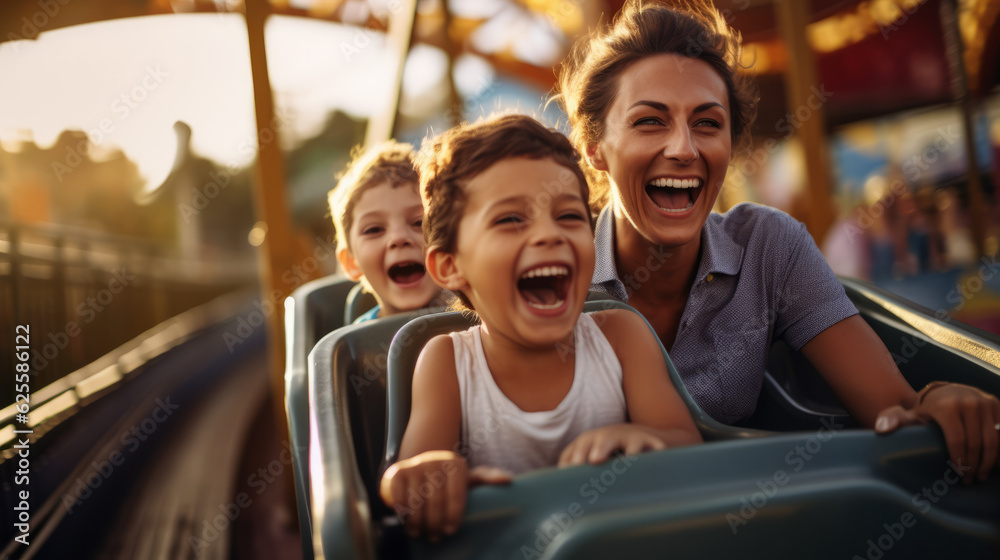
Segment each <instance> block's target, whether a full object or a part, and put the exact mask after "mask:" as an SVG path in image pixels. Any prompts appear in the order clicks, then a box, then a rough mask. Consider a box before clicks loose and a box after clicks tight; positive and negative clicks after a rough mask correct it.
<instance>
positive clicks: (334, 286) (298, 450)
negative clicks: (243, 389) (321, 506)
mask: <svg viewBox="0 0 1000 560" xmlns="http://www.w3.org/2000/svg"><path fill="white" fill-rule="evenodd" d="M355 285H356V282H354V281H352V280H349V279H347V278H344V277H341V276H330V277H326V278H320V279H318V280H313V281H311V282H307V283H306V284H303V285H302V286H300V287H299V288H297V289H296V290H295V291H294V292H292V295H290V296H289V297H288V298H287V299H285V414H286V416H287V418H288V432H289V438H290V444H291V446H292V450H293V453H292V472H293V475H294V477H295V499H296V502H297V505H298V512H299V528H300V533H301V536H302V553H303V557H304V558H306V559H309V558H312V557H313V556H312V554H313V545H312V532H311V529H310V528H311V527H312V523H311V520H310V514H311V508H310V506H309V468H308V465H309V455H308V449H309V394H308V392H307V388H308V387H307V380H306V357H307V356H308V355H309V351H310V350H312V348H313V346H314V345H315V344H316V342H317V341H318V340H319V339H320V338H322V337H323V336H324V335H326V334H327V333H329V332H331V331H333V330H335V329H338V328H340V327H342V326H343V325H344V312H345V303H346V301H347V295H348V293H349V292H350V291H351V288H353V287H354V286H355Z"/></svg>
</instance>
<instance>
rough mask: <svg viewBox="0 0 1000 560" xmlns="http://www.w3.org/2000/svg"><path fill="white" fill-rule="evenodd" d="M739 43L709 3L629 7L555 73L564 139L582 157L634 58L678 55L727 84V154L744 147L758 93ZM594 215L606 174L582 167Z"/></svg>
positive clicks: (633, 2) (636, 1) (633, 3)
mask: <svg viewBox="0 0 1000 560" xmlns="http://www.w3.org/2000/svg"><path fill="white" fill-rule="evenodd" d="M741 42H742V39H741V37H740V34H739V33H738V32H736V31H735V30H733V29H731V28H730V27H729V25H728V24H727V23H726V21H725V19H724V18H723V17H722V15H721V14H720V13H719V11H718V10H716V9H715V7H714V6H712V5H711V3H709V2H708V1H707V0H678V1H676V2H674V4H673V5H670V6H667V5H664V4H660V3H655V2H647V1H644V0H628V1H627V2H626V3H625V6H624V7H623V8H622V10H621V11H620V12H619V13H618V15H617V16H616V17H615V19H614V21H613V22H612V23H611V24H610V25H606V26H604V27H603V28H599V29H597V30H595V31H594V32H592V33H591V34H590V35H589V36H587V37H585V38H581V39H580V40H578V41H577V42H576V44H574V45H573V48H572V50H571V51H570V53H569V55H567V57H566V58H565V60H563V63H562V65H561V66H560V68H559V80H558V85H557V93H556V95H555V96H554V98H555V99H557V100H558V101H559V103H560V105H561V106H562V108H563V110H564V111H565V112H566V114H567V115H568V116H569V122H570V125H571V126H572V127H573V131H572V133H571V134H570V139H571V140H572V141H573V144H574V145H575V146H576V147H577V149H579V150H580V152H581V153H585V152H586V148H587V146H588V145H592V144H595V143H597V141H599V140H600V139H601V138H602V137H603V136H604V123H605V120H606V117H607V114H608V110H609V109H610V108H611V105H612V103H613V102H614V100H615V96H616V95H617V93H618V76H620V75H621V73H622V72H623V71H624V70H625V69H626V68H628V67H629V66H630V65H631V64H633V63H635V62H637V61H638V60H640V59H643V58H646V57H649V56H654V55H658V54H677V55H681V56H686V57H689V58H694V59H698V60H703V61H705V62H706V63H708V64H709V65H710V66H711V67H712V68H714V69H715V71H716V72H718V73H719V76H721V77H722V79H723V81H724V82H725V84H726V91H727V92H728V93H729V108H730V113H731V115H732V116H731V118H732V124H731V132H732V139H733V147H734V148H738V147H740V146H743V145H745V144H747V143H748V141H749V137H750V126H751V125H752V124H753V121H754V119H755V118H756V114H757V100H758V94H757V88H756V86H755V84H754V83H753V81H752V80H751V77H750V76H749V75H748V74H747V73H746V72H744V71H743V70H744V68H743V67H742V66H740V53H741V50H742V47H741ZM586 169H587V174H588V176H589V177H590V179H591V183H592V186H593V187H594V189H593V191H592V196H593V198H592V199H591V208H593V209H594V210H595V211H597V210H599V209H600V208H602V207H604V205H605V204H607V201H608V194H609V193H608V190H609V188H608V187H609V185H608V182H607V178H606V177H605V176H604V173H602V172H599V171H597V170H596V169H592V168H591V167H590V166H589V165H588V166H586Z"/></svg>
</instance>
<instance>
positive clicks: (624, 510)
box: [375, 302, 1000, 559]
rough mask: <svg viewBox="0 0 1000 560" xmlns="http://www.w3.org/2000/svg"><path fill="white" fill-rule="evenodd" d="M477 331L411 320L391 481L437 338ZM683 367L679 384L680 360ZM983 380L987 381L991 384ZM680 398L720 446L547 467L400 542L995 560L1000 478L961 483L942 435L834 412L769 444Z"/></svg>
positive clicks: (428, 553) (391, 430) (460, 321)
mask: <svg viewBox="0 0 1000 560" xmlns="http://www.w3.org/2000/svg"><path fill="white" fill-rule="evenodd" d="M587 306H588V309H587V310H588V311H593V310H595V307H596V308H608V307H615V308H620V307H626V306H624V305H622V304H617V303H609V302H590V303H588V304H587ZM866 311H867V312H869V313H870V312H871V311H872V310H866ZM885 319H887V318H886V317H881V318H880V320H885ZM469 325H470V323H469V321H468V320H467V318H465V317H463V316H461V315H460V314H455V313H452V314H442V315H433V316H427V317H423V318H420V319H417V320H415V321H412V322H410V323H408V324H407V325H406V326H405V327H403V328H402V329H401V330H400V331H399V332H398V333H397V335H396V337H395V339H394V340H393V345H392V346H391V347H390V350H389V353H390V356H391V358H390V361H389V373H388V375H389V379H388V387H387V391H388V420H387V424H388V426H387V429H388V432H387V438H386V456H385V461H384V463H383V465H382V468H381V469H380V472H381V470H384V467H385V466H386V465H388V464H391V463H392V462H394V461H395V460H396V458H397V457H398V452H399V443H400V442H401V439H402V434H403V432H404V431H405V428H406V422H407V419H408V416H409V397H410V381H411V378H412V371H413V366H414V365H415V360H416V355H417V354H418V353H419V349H420V348H421V347H422V346H423V344H424V343H425V342H426V341H427V340H429V339H430V338H432V337H433V336H435V335H438V334H444V333H447V332H451V331H454V330H458V329H464V328H467V327H468V326H469ZM994 348H1000V345H994ZM950 359H951V364H952V366H953V367H954V365H955V364H956V363H958V362H956V360H958V361H959V362H961V363H963V364H964V363H965V360H963V359H962V358H961V357H959V356H952V357H951V358H950ZM668 364H669V362H668ZM669 370H670V374H671V377H672V379H673V381H674V383H675V386H679V377H678V376H677V373H676V371H675V370H674V368H673V367H672V365H671V366H670V367H669ZM938 373H939V376H940V373H941V372H940V371H939V372H938ZM981 373H982V372H981ZM990 375H991V376H992V374H990ZM974 377H976V376H974ZM975 380H977V381H979V385H980V386H983V385H984V384H989V382H990V380H989V378H985V377H982V376H978V377H976V379H975ZM966 381H968V379H966ZM680 393H681V396H682V397H683V398H684V399H685V402H686V403H687V405H688V407H689V410H690V411H691V412H692V415H693V416H694V418H695V422H696V423H697V425H698V427H699V429H700V430H701V431H702V434H703V435H704V437H705V438H706V440H708V441H711V440H715V441H714V442H712V443H706V444H704V445H699V446H691V447H686V448H681V449H676V450H667V451H662V452H657V453H649V454H644V455H640V456H638V457H633V458H619V459H615V460H613V461H610V462H608V463H605V464H604V465H596V466H591V465H588V466H583V467H574V468H569V469H557V468H550V469H542V470H539V471H536V472H533V473H529V474H526V475H522V476H518V477H516V478H515V480H514V482H513V483H512V484H511V485H509V486H505V487H483V488H477V489H474V490H473V491H471V492H470V494H469V500H468V504H467V508H466V515H465V517H464V520H463V526H462V529H461V530H460V531H459V532H458V533H457V534H456V535H454V536H453V537H451V538H448V539H446V540H445V541H443V542H442V543H439V544H436V545H431V544H428V543H427V542H425V541H423V540H420V539H408V538H405V537H402V536H399V537H398V539H397V540H398V541H401V542H396V543H395V546H396V547H397V548H400V549H402V552H401V553H399V554H401V556H402V557H409V558H414V559H421V558H477V559H478V558H486V559H490V558H496V559H502V558H503V559H506V558H512V557H517V558H545V559H553V558H564V559H579V558H594V559H597V558H609V557H627V558H662V557H664V556H665V555H669V556H670V557H679V558H716V557H718V558H728V557H748V556H750V557H761V558H765V557H766V558H771V557H810V558H841V557H847V558H850V557H852V556H854V555H858V556H860V557H866V555H867V554H869V553H868V548H869V546H875V547H879V546H882V547H883V549H874V550H873V552H871V554H873V555H875V556H882V555H884V554H885V550H884V548H885V547H889V548H890V549H891V550H892V551H893V553H894V555H897V554H898V556H899V557H938V556H940V557H989V556H990V555H991V554H993V553H995V552H996V551H997V550H1000V532H998V529H1000V481H998V480H997V478H998V477H997V476H996V475H995V476H994V477H993V478H992V479H991V480H990V481H988V482H987V483H985V484H981V485H978V486H972V487H965V486H963V485H961V484H951V483H949V482H953V481H952V480H951V479H950V478H949V476H953V475H951V473H950V472H949V471H948V470H947V469H948V466H947V463H946V459H947V454H946V452H945V450H944V446H943V441H942V438H941V435H940V432H939V430H938V429H937V428H936V427H933V426H928V427H913V428H906V429H903V430H901V431H899V432H898V433H896V434H893V435H890V436H876V435H875V434H874V433H872V432H870V431H867V430H851V429H848V427H847V426H846V425H844V424H843V423H838V421H837V418H838V416H837V415H836V414H832V415H824V416H819V417H815V418H811V421H815V423H816V424H817V425H818V426H820V427H821V428H820V429H812V430H811V431H808V432H798V433H790V434H775V433H773V432H772V433H771V437H765V438H761V437H756V436H760V435H765V432H761V431H757V430H751V429H747V428H734V427H729V426H723V425H719V424H718V423H717V422H715V421H714V420H712V419H711V418H709V417H707V416H706V415H705V414H704V413H702V412H701V410H700V409H699V408H698V406H697V405H696V404H695V403H694V402H693V401H691V399H690V396H689V395H688V394H687V392H686V391H684V390H681V391H680ZM810 414H811V413H806V414H805V416H809V415H810ZM997 474H1000V473H997ZM595 481H596V482H595ZM938 481H944V482H938ZM935 484H936V485H937V486H935ZM942 484H946V487H945V488H946V490H945V491H944V492H941V495H940V496H939V495H937V494H935V496H934V498H935V499H937V501H936V502H934V503H931V501H930V500H927V499H924V498H922V497H921V496H922V494H921V492H922V491H923V489H924V488H928V487H934V488H938V490H940V487H941V485H942ZM915 496H916V497H917V498H915ZM375 521H376V523H375V524H376V526H377V525H378V524H377V518H376V520H375ZM382 521H383V522H382V525H383V527H392V526H394V525H396V523H397V521H396V520H395V519H394V518H392V517H391V516H387V517H385V518H384V519H383V520H382ZM914 526H919V527H920V529H919V530H917V531H914V530H912V527H914ZM383 534H396V535H398V533H391V532H388V531H386V532H385V533H383ZM879 539H882V540H881V541H879ZM890 539H891V540H890ZM870 543H874V544H870ZM928 554H930V556H928Z"/></svg>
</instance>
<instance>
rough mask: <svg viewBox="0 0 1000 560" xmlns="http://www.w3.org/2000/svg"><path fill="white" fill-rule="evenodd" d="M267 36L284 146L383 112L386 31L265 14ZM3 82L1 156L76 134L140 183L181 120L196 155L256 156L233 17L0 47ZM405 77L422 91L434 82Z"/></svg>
mask: <svg viewBox="0 0 1000 560" xmlns="http://www.w3.org/2000/svg"><path fill="white" fill-rule="evenodd" d="M265 33H266V41H267V48H268V66H269V71H270V77H271V84H272V88H273V89H274V90H275V94H276V95H275V98H276V99H275V102H276V105H277V110H278V112H279V114H290V115H291V116H292V118H290V119H287V120H286V121H285V122H284V123H283V126H285V130H283V131H282V134H283V138H282V140H283V141H284V143H285V145H286V146H289V145H293V144H294V143H295V142H297V141H301V140H302V139H305V138H308V137H311V136H313V135H315V134H316V132H318V131H319V129H320V128H321V127H322V125H323V123H324V121H325V118H326V116H327V115H328V113H329V112H330V111H332V110H333V109H334V108H339V109H341V110H344V111H346V112H348V113H350V114H352V115H354V116H356V117H365V116H368V115H370V114H372V112H373V111H381V110H386V108H387V107H388V105H389V103H390V93H391V88H392V84H391V80H392V76H393V74H394V69H395V66H396V64H397V62H396V61H397V56H396V55H395V54H394V53H390V52H387V50H386V49H384V48H382V45H383V38H384V36H383V35H381V34H379V33H377V32H372V31H365V30H361V29H359V28H348V27H345V26H341V25H337V24H332V23H327V22H320V21H313V20H307V19H303V18H290V17H272V18H270V19H269V21H268V24H267V27H266V31H265ZM344 45H351V46H352V47H354V48H345V47H344ZM0 75H3V76H4V87H3V88H2V90H0V142H2V143H3V146H4V148H5V149H8V150H9V149H14V148H15V146H16V145H17V143H18V142H17V141H19V140H32V139H33V140H34V141H35V142H36V143H37V144H39V145H41V146H50V145H51V144H52V143H53V142H54V141H55V140H56V138H57V137H58V135H59V134H60V132H62V131H63V130H66V129H79V130H84V131H87V132H88V135H89V136H90V138H91V140H92V141H93V142H94V143H95V144H96V145H97V147H98V148H97V155H98V156H99V155H100V153H101V152H104V153H107V152H108V151H110V150H111V149H114V148H120V149H121V150H122V151H124V152H125V154H126V155H127V156H128V157H129V158H130V159H132V160H133V161H135V162H137V163H138V165H139V167H140V172H141V173H142V174H143V175H144V176H145V177H146V179H147V183H148V188H155V187H156V186H158V185H159V184H161V183H162V181H163V179H164V178H165V177H166V176H167V174H168V173H169V171H170V167H171V165H172V164H173V160H174V155H175V152H176V144H177V141H176V136H175V134H174V131H173V125H174V123H175V122H176V121H178V120H181V121H184V122H186V123H187V124H189V125H190V126H191V128H192V130H193V136H192V141H191V143H192V147H193V149H194V151H195V152H197V153H198V154H201V155H203V156H205V157H209V158H211V159H213V160H215V161H216V162H218V163H220V164H222V165H227V166H243V165H246V164H247V163H249V162H250V161H251V160H252V159H253V157H254V155H255V154H256V142H255V128H254V127H255V124H254V118H253V115H254V112H253V96H252V86H251V76H250V60H249V53H248V49H247V34H246V24H245V20H244V19H243V17H242V16H240V15H232V14H189V15H167V16H150V17H143V18H135V19H129V20H117V21H108V22H102V23H95V24H89V25H83V26H76V27H70V28H65V29H60V30H55V31H50V32H46V33H42V34H41V35H40V37H39V39H38V40H37V41H34V42H30V41H14V42H6V43H0ZM407 77H408V82H410V83H409V85H410V86H411V87H414V88H416V89H420V88H421V87H430V86H431V85H433V84H430V83H429V82H430V81H433V80H436V79H439V77H440V76H437V77H436V76H434V73H433V72H409V73H408V76H407ZM422 81H423V82H426V83H421V82H422ZM123 96H124V97H123ZM102 125H103V128H104V130H102V129H101V127H102Z"/></svg>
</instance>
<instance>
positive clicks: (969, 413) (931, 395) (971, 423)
mask: <svg viewBox="0 0 1000 560" xmlns="http://www.w3.org/2000/svg"><path fill="white" fill-rule="evenodd" d="M932 420H933V421H934V422H937V424H938V425H939V426H941V431H942V432H944V439H945V443H947V446H948V455H949V456H950V457H951V460H952V462H953V463H954V464H955V465H956V466H957V467H959V468H963V467H968V468H967V469H964V468H963V469H962V470H964V472H963V473H961V474H962V481H963V482H965V483H966V484H968V483H970V482H972V481H973V479H974V478H978V479H979V480H980V481H982V480H986V477H987V476H988V475H989V472H990V471H991V470H992V469H993V468H994V467H996V466H997V456H998V447H1000V430H998V428H997V427H998V426H1000V401H998V400H997V398H996V397H994V396H993V395H990V394H988V393H985V392H983V391H980V390H979V389H976V388H975V387H969V386H968V385H961V384H959V383H941V384H939V385H933V384H932V385H931V386H928V387H927V388H925V389H924V390H923V391H921V392H920V398H919V399H918V401H917V404H916V406H914V407H913V408H910V409H905V408H903V407H902V406H899V405H897V406H891V407H889V408H886V409H884V410H882V411H881V412H879V414H878V419H877V420H876V421H875V431H876V432H878V433H880V434H884V433H888V432H892V431H894V430H896V429H897V428H899V427H901V426H911V425H914V424H926V423H927V422H928V421H932Z"/></svg>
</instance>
